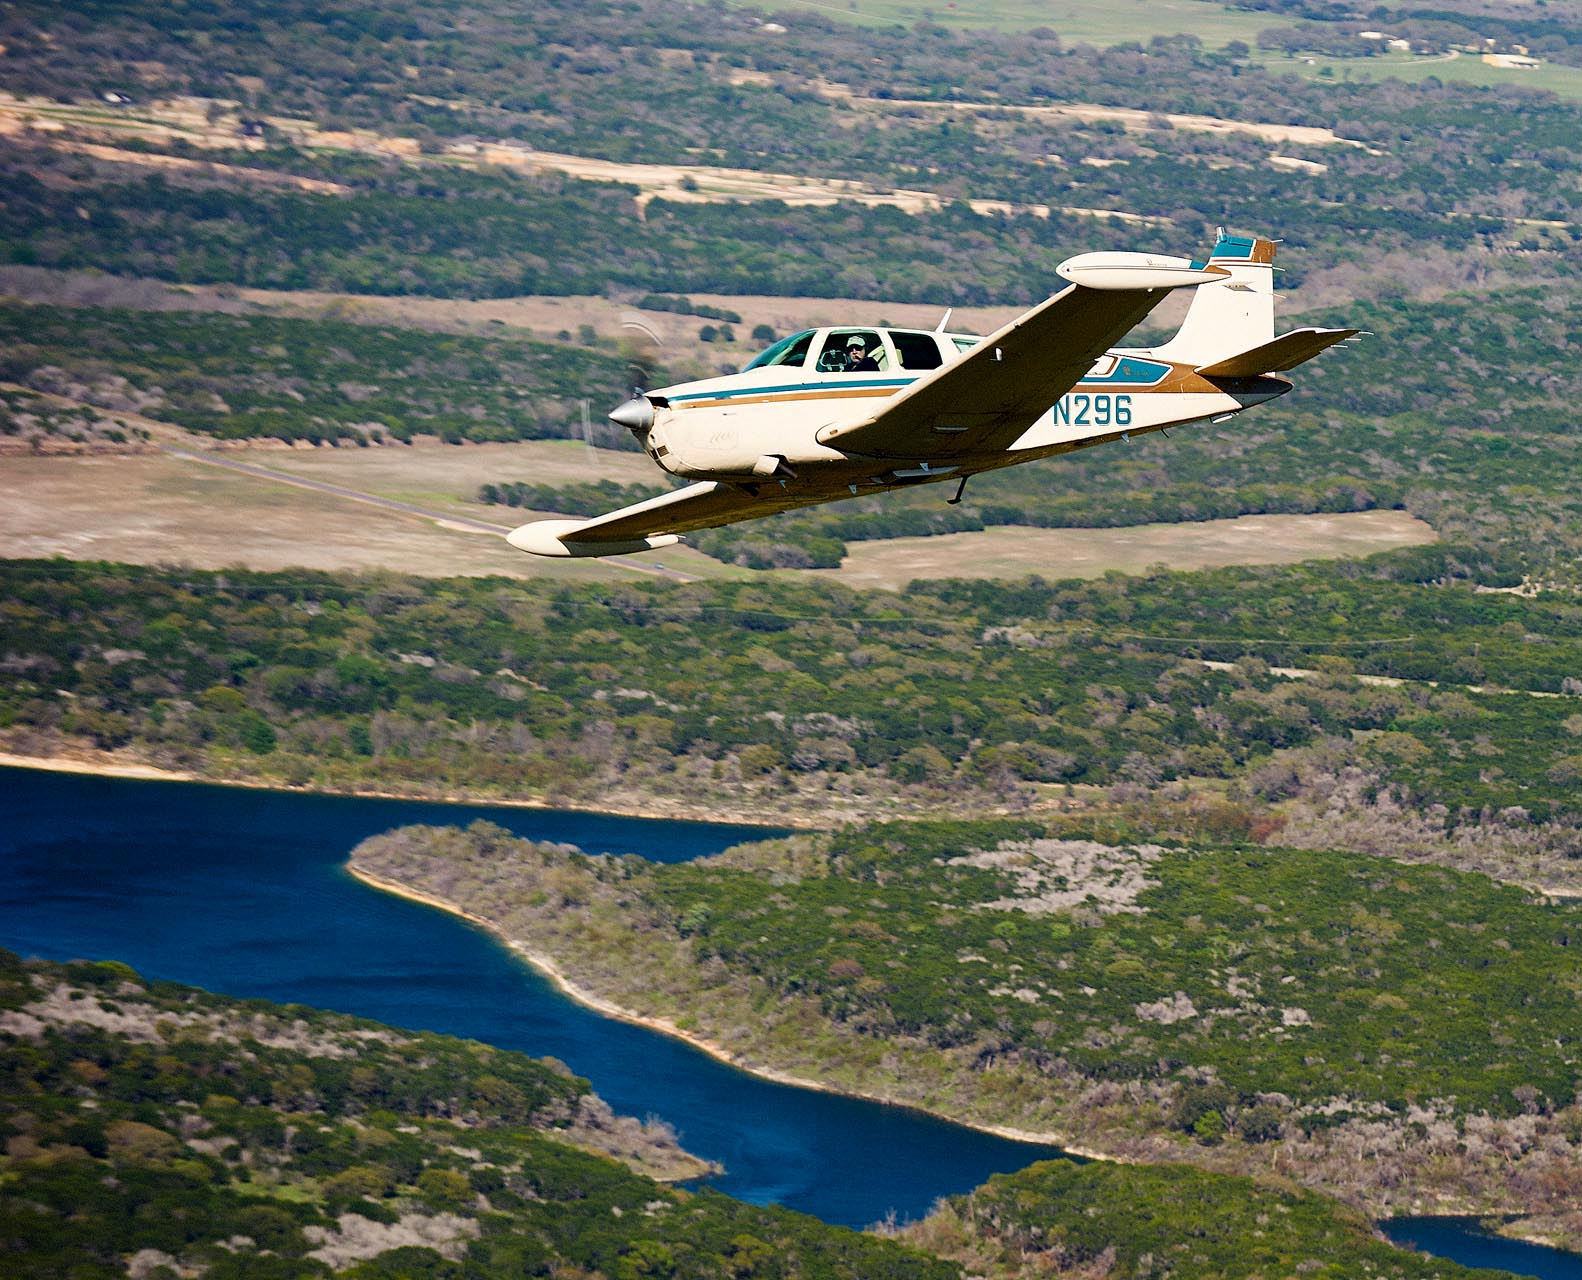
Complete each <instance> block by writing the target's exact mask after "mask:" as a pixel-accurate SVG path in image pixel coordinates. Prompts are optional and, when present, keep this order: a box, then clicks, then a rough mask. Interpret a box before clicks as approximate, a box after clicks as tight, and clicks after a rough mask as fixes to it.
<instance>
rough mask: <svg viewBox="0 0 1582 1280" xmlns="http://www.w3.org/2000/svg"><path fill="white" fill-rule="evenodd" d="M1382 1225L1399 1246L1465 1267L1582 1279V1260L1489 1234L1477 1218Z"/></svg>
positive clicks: (1541, 1278)
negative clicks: (1483, 1229)
mask: <svg viewBox="0 0 1582 1280" xmlns="http://www.w3.org/2000/svg"><path fill="white" fill-rule="evenodd" d="M1379 1226H1380V1228H1381V1229H1382V1230H1383V1232H1384V1234H1385V1235H1387V1236H1389V1238H1390V1239H1391V1240H1393V1241H1395V1243H1396V1244H1398V1245H1404V1246H1405V1247H1407V1248H1409V1249H1417V1250H1419V1251H1421V1252H1423V1253H1432V1254H1435V1255H1437V1256H1439V1257H1441V1258H1451V1259H1453V1260H1454V1261H1456V1262H1459V1263H1461V1264H1462V1265H1463V1266H1467V1267H1495V1268H1498V1269H1499V1270H1501V1271H1510V1272H1513V1273H1514V1274H1516V1275H1519V1276H1537V1277H1538V1280H1582V1257H1578V1256H1577V1255H1576V1254H1574V1253H1563V1252H1561V1251H1560V1250H1559V1249H1548V1248H1545V1247H1544V1246H1543V1245H1537V1244H1524V1243H1523V1242H1521V1241H1520V1240H1506V1239H1504V1238H1502V1237H1500V1236H1493V1235H1489V1234H1487V1233H1486V1232H1484V1231H1482V1230H1480V1229H1479V1228H1478V1221H1477V1219H1476V1218H1394V1219H1391V1220H1390V1221H1388V1222H1381V1223H1380V1224H1379Z"/></svg>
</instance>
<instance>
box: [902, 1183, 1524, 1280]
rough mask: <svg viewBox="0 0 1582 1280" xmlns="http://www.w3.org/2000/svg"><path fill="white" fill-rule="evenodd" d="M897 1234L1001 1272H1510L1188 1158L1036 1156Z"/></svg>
mask: <svg viewBox="0 0 1582 1280" xmlns="http://www.w3.org/2000/svg"><path fill="white" fill-rule="evenodd" d="M899 1234H900V1235H901V1238H903V1239H905V1240H908V1241H911V1242H913V1243H916V1244H918V1245H920V1246H921V1247H923V1248H926V1249H928V1250H929V1251H930V1252H933V1253H938V1254H941V1255H943V1256H945V1257H947V1258H952V1259H955V1260H957V1261H960V1262H961V1263H962V1264H963V1265H965V1266H967V1267H969V1268H970V1269H972V1270H973V1271H974V1272H975V1273H977V1274H980V1275H989V1276H995V1277H998V1278H1000V1280H1020V1278H1021V1277H1027V1278H1028V1280H1032V1277H1036V1276H1050V1275H1054V1276H1070V1277H1085V1276H1090V1275H1127V1276H1137V1277H1154V1276H1158V1277H1164V1276H1169V1277H1172V1280H1257V1278H1259V1277H1264V1276H1269V1275H1302V1276H1315V1277H1318V1278H1319V1280H1352V1278H1353V1277H1356V1276H1364V1275H1371V1276H1392V1277H1401V1278H1402V1280H1406V1278H1407V1277H1417V1276H1421V1277H1424V1280H1427V1278H1428V1277H1435V1278H1438V1280H1451V1278H1452V1277H1466V1278H1467V1280H1471V1277H1474V1276H1484V1277H1490V1280H1492V1277H1494V1276H1504V1275H1506V1274H1508V1273H1506V1272H1504V1271H1497V1272H1496V1271H1473V1270H1468V1269H1466V1268H1463V1267H1458V1266H1456V1264H1454V1263H1447V1262H1445V1261H1443V1260H1440V1259H1436V1258H1425V1257H1423V1256H1422V1255H1420V1254H1404V1253H1403V1252H1402V1251H1401V1250H1398V1249H1396V1248H1393V1247H1392V1246H1390V1245H1387V1244H1385V1243H1384V1242H1382V1241H1381V1240H1380V1239H1379V1238H1378V1236H1377V1235H1376V1234H1375V1232H1374V1228H1373V1224H1372V1223H1371V1222H1369V1221H1368V1220H1367V1219H1366V1218H1365V1217H1363V1216H1362V1215H1361V1214H1357V1213H1354V1212H1351V1211H1348V1210H1346V1209H1340V1208H1337V1206H1336V1205H1335V1204H1334V1202H1333V1201H1331V1200H1328V1199H1326V1198H1325V1197H1323V1196H1319V1195H1315V1194H1313V1193H1312V1192H1305V1191H1299V1190H1295V1189H1293V1188H1291V1187H1289V1186H1281V1187H1273V1186H1269V1185H1267V1184H1263V1183H1259V1182H1255V1181H1253V1180H1252V1179H1250V1178H1238V1177H1227V1176H1225V1175H1223V1174H1213V1173H1206V1172H1204V1171H1202V1170H1200V1169H1191V1168H1187V1167H1184V1166H1153V1167H1138V1166H1120V1165H1109V1164H1083V1165H1077V1164H1073V1163H1071V1162H1070V1161H1065V1160H1054V1161H1048V1162H1045V1163H1042V1164H1035V1165H1031V1166H1029V1167H1028V1168H1026V1169H1023V1170H1022V1171H1021V1172H1019V1173H1013V1174H1002V1175H997V1176H995V1177H993V1178H991V1179H990V1180H989V1182H988V1184H987V1185H985V1186H983V1187H980V1188H979V1189H978V1190H976V1191H974V1192H973V1193H972V1194H971V1195H967V1196H954V1197H952V1198H951V1199H950V1200H948V1201H946V1202H945V1203H942V1204H941V1205H939V1206H938V1207H937V1208H936V1209H935V1210H934V1212H933V1213H932V1214H931V1215H930V1216H929V1217H928V1218H927V1219H925V1220H924V1221H923V1222H920V1223H916V1224H913V1225H910V1226H908V1227H906V1228H904V1229H903V1230H902V1231H901V1232H900V1233H899Z"/></svg>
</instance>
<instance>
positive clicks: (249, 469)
mask: <svg viewBox="0 0 1582 1280" xmlns="http://www.w3.org/2000/svg"><path fill="white" fill-rule="evenodd" d="M165 452H166V453H167V454H169V455H170V456H171V457H172V458H179V459H180V460H181V461H183V462H197V463H202V464H203V465H205V466H210V467H224V468H226V469H227V470H228V471H240V472H242V473H243V474H244V475H250V476H257V477H258V478H259V479H260V480H273V481H275V482H276V483H278V484H290V485H295V486H296V487H297V488H299V489H314V490H317V491H318V492H319V493H328V494H333V495H334V496H335V497H337V498H345V499H346V500H347V501H349V502H361V503H363V504H365V505H366V506H370V507H383V508H384V509H385V510H386V511H396V512H399V513H400V514H402V515H407V516H416V517H417V518H418V519H420V520H431V521H433V522H434V523H436V524H441V525H444V526H445V527H447V528H450V529H466V530H469V531H470V532H472V533H490V534H494V535H495V536H496V537H500V538H503V537H504V536H505V535H506V534H508V533H510V532H511V530H512V528H513V527H514V526H512V525H506V524H493V523H491V522H489V521H487V520H474V519H473V518H472V517H471V516H458V515H452V514H451V513H449V512H447V511H430V510H429V509H428V508H426V507H420V506H417V505H416V504H414V503H411V502H401V501H399V500H398V499H396V498H381V497H380V496H379V495H378V494H376V493H364V492H363V491H362V490H360V489H348V488H346V486H344V485H339V484H331V483H329V481H327V480H310V479H309V478H308V477H306V476H294V475H291V474H289V473H288V472H285V471H275V470H273V469H272V468H269V467H264V466H260V465H259V464H258V463H256V462H239V461H237V460H236V459H235V458H225V457H220V456H218V455H216V454H212V453H194V452H193V451H192V450H191V449H174V448H171V449H166V450H165ZM600 559H602V560H603V561H604V563H605V564H613V565H617V566H619V567H620V568H622V569H630V570H631V571H632V572H634V573H646V574H648V575H649V576H650V577H655V578H668V579H670V580H671V581H673V582H699V581H701V579H700V578H699V577H698V575H697V574H693V573H683V572H682V571H681V570H679V569H671V568H667V567H666V566H665V565H662V564H654V563H651V562H646V561H642V560H634V559H632V558H631V557H630V556H601V557H600Z"/></svg>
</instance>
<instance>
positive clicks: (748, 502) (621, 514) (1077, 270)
mask: <svg viewBox="0 0 1582 1280" xmlns="http://www.w3.org/2000/svg"><path fill="white" fill-rule="evenodd" d="M1274 254H1275V242H1274V241H1272V240H1267V239H1264V238H1262V237H1246V236H1233V235H1228V234H1226V232H1225V231H1224V229H1223V228H1222V229H1221V230H1220V232H1219V235H1218V238H1217V239H1216V241H1215V244H1214V248H1213V250H1212V252H1211V253H1210V254H1209V256H1208V258H1207V260H1206V261H1203V262H1195V261H1193V260H1191V259H1188V258H1181V257H1171V256H1163V255H1159V254H1151V253H1130V252H1127V253H1121V252H1101V253H1084V254H1079V255H1077V256H1076V257H1073V258H1067V259H1066V260H1065V261H1064V262H1062V263H1061V264H1060V265H1059V266H1058V267H1056V268H1055V272H1056V274H1057V275H1058V276H1059V277H1060V278H1061V279H1062V280H1064V281H1066V282H1067V283H1066V285H1065V287H1064V288H1063V289H1061V290H1060V292H1058V293H1056V294H1055V295H1054V296H1052V297H1050V298H1048V299H1047V300H1046V301H1044V302H1043V303H1041V304H1039V305H1038V306H1036V307H1034V308H1033V309H1032V310H1031V311H1028V312H1027V313H1026V314H1024V315H1022V316H1021V317H1019V318H1018V319H1016V320H1013V321H1012V322H1011V323H1010V324H1007V325H1005V326H1004V327H1002V328H1000V329H997V330H996V331H995V332H993V333H991V334H989V335H988V336H987V337H978V336H975V335H972V334H964V333H954V332H949V331H947V330H946V329H945V325H946V324H948V323H949V319H950V312H948V311H947V312H946V313H945V317H944V319H943V320H941V321H940V324H939V327H938V328H936V329H934V330H927V329H906V328H896V327H893V326H878V325H861V324H858V325H827V326H823V327H820V328H817V329H805V330H803V331H802V332H800V333H796V334H792V335H791V336H790V337H787V338H782V339H781V340H780V341H778V342H776V343H775V344H774V345H773V346H771V347H769V348H768V349H767V350H766V351H764V352H762V353H761V354H760V355H759V356H758V357H757V358H756V359H754V360H753V361H751V362H750V363H749V364H748V365H747V366H746V367H745V368H743V369H742V370H741V371H740V372H739V373H732V374H727V375H724V376H721V377H715V378H704V379H701V380H699V381H694V382H683V383H680V384H678V385H676V386H671V387H663V388H661V389H660V390H657V391H649V392H639V393H637V394H636V395H634V396H633V397H632V398H631V399H629V400H627V401H626V402H625V403H623V404H621V405H620V406H618V407H617V408H616V409H614V410H613V411H612V412H611V413H610V415H609V416H610V420H611V421H612V422H614V423H616V424H617V425H619V426H622V427H626V428H627V429H628V430H630V431H631V432H632V433H633V435H635V436H636V437H637V440H638V442H639V443H640V444H641V445H642V447H643V449H644V450H645V451H646V452H647V454H648V455H649V457H651V458H652V459H653V460H654V461H655V462H656V463H658V464H659V466H660V467H662V468H663V469H664V470H665V471H667V472H669V473H670V474H671V475H674V476H679V477H681V478H683V479H686V480H690V481H692V482H693V483H691V484H689V485H687V486H686V487H684V488H680V489H676V490H674V491H673V492H670V493H666V494H662V495H660V496H659V497H657V498H650V499H648V500H646V501H644V502H637V503H634V504H632V505H631V506H627V507H622V508H621V509H620V510H618V511H612V512H609V513H608V514H606V515H601V516H595V517H592V518H591V519H585V520H538V521H534V522H532V523H530V524H524V525H522V526H520V527H519V528H517V529H514V530H512V531H511V533H509V534H508V535H507V541H509V542H510V544H511V545H512V546H514V547H517V548H518V549H520V550H522V551H528V552H531V553H533V554H534V555H540V556H609V555H629V554H632V553H634V552H640V551H651V550H655V549H657V548H659V547H667V546H672V545H674V544H675V543H677V542H679V541H681V539H682V538H683V536H684V535H685V534H687V533H690V532H693V531H695V530H698V529H707V528H712V527H714V526H716V525H723V524H733V523H736V522H737V521H741V520H755V519H759V518H760V517H763V516H770V515H775V514H776V513H778V512H781V511H789V510H792V509H794V508H798V507H807V506H813V505H816V504H818V503H824V502H835V501H838V500H840V499H842V498H847V497H854V496H858V495H862V494H871V493H882V492H885V491H888V490H892V489H905V488H911V487H913V486H916V485H923V484H938V483H941V482H944V481H954V482H955V483H956V486H957V488H956V493H955V496H954V497H953V498H950V499H947V501H948V502H951V503H956V502H960V501H961V497H962V493H963V492H964V490H965V488H966V482H967V479H968V477H970V476H974V475H977V474H978V473H980V472H983V471H993V470H995V469H997V468H999V467H1008V466H1015V465H1017V464H1019V463H1023V462H1032V461H1034V460H1035V459H1038V458H1047V457H1051V456H1053V455H1055V454H1061V453H1068V452H1070V451H1072V450H1074V449H1085V448H1089V447H1091V446H1093V445H1097V444H1103V443H1106V442H1108V441H1112V440H1127V439H1129V438H1130V437H1132V436H1136V435H1143V434H1145V433H1147V432H1152V431H1162V430H1165V429H1166V428H1169V427H1175V426H1184V425H1186V424H1188V423H1194V422H1202V421H1210V422H1224V421H1226V420H1227V419H1229V418H1232V417H1234V416H1235V415H1236V414H1238V413H1241V412H1242V411H1243V410H1245V409H1250V408H1252V407H1253V406H1254V405H1259V404H1263V403H1265V402H1266V401H1269V400H1273V399H1274V398H1275V397H1276V396H1281V395H1284V394H1285V393H1286V392H1287V391H1289V390H1291V386H1292V384H1291V382H1290V380H1289V379H1287V378H1283V377H1280V376H1279V375H1280V374H1282V373H1285V372H1287V371H1289V370H1291V369H1293V368H1295V367H1296V366H1297V365H1299V364H1302V363H1304V362H1305V361H1308V360H1311V359H1312V358H1313V357H1314V356H1316V355H1318V354H1319V353H1320V352H1322V351H1324V350H1326V349H1328V348H1329V347H1332V346H1334V345H1335V344H1337V343H1340V342H1344V341H1346V340H1347V339H1350V338H1355V337H1356V336H1357V335H1358V334H1359V333H1361V332H1362V331H1361V330H1359V329H1317V328H1305V329H1295V330H1292V331H1291V332H1289V333H1285V334H1282V335H1280V336H1279V337H1276V336H1275V332H1274V270H1275V269H1274ZM1182 288H1195V289H1196V290H1197V292H1196V294H1195V295H1194V296H1193V298H1192V303H1191V305H1190V307H1189V308H1188V310H1187V314H1186V318H1185V320H1184V321H1183V322H1182V324H1181V327H1180V329H1179V330H1178V331H1177V332H1176V334H1175V335H1174V336H1173V337H1172V338H1171V339H1170V340H1169V341H1168V342H1165V343H1164V344H1162V345H1160V346H1157V347H1152V348H1138V349H1125V348H1121V349H1115V350H1112V349H1111V347H1110V344H1111V343H1113V342H1117V341H1119V340H1120V339H1121V338H1122V337H1123V336H1124V335H1125V334H1126V333H1127V332H1128V331H1129V330H1131V328H1132V327H1133V326H1134V325H1136V324H1137V322H1138V321H1139V320H1141V319H1142V318H1143V317H1144V316H1146V315H1147V314H1148V313H1149V312H1150V311H1152V310H1153V309H1154V308H1155V307H1156V306H1158V305H1159V303H1160V302H1162V301H1163V300H1164V299H1165V297H1166V296H1167V295H1168V294H1169V293H1170V292H1171V291H1172V290H1174V289H1182Z"/></svg>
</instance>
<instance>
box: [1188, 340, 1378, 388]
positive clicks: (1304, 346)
mask: <svg viewBox="0 0 1582 1280" xmlns="http://www.w3.org/2000/svg"><path fill="white" fill-rule="evenodd" d="M1361 332H1362V330H1361V329H1293V330H1292V331H1291V332H1290V333H1283V334H1281V335H1280V336H1279V337H1278V338H1276V339H1275V340H1274V341H1273V342H1265V343H1264V344H1263V345H1262V346H1257V347H1253V348H1252V349H1251V350H1250V351H1243V352H1241V353H1240V354H1239V355H1234V356H1227V357H1226V358H1225V359H1223V360H1216V361H1215V362H1214V363H1213V364H1205V365H1200V366H1199V367H1198V372H1199V373H1200V374H1202V375H1203V376H1204V377H1205V378H1256V377H1257V376H1258V375H1259V374H1262V373H1281V372H1284V371H1285V370H1287V369H1294V368H1296V366H1297V365H1299V364H1304V363H1306V362H1307V361H1309V360H1311V359H1312V358H1313V357H1314V356H1316V355H1318V354H1319V353H1320V352H1323V351H1327V350H1329V348H1330V347H1332V346H1334V345H1335V344H1336V343H1337V342H1344V341H1345V340H1346V339H1347V338H1355V337H1356V336H1357V335H1358V334H1359V333H1361Z"/></svg>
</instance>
